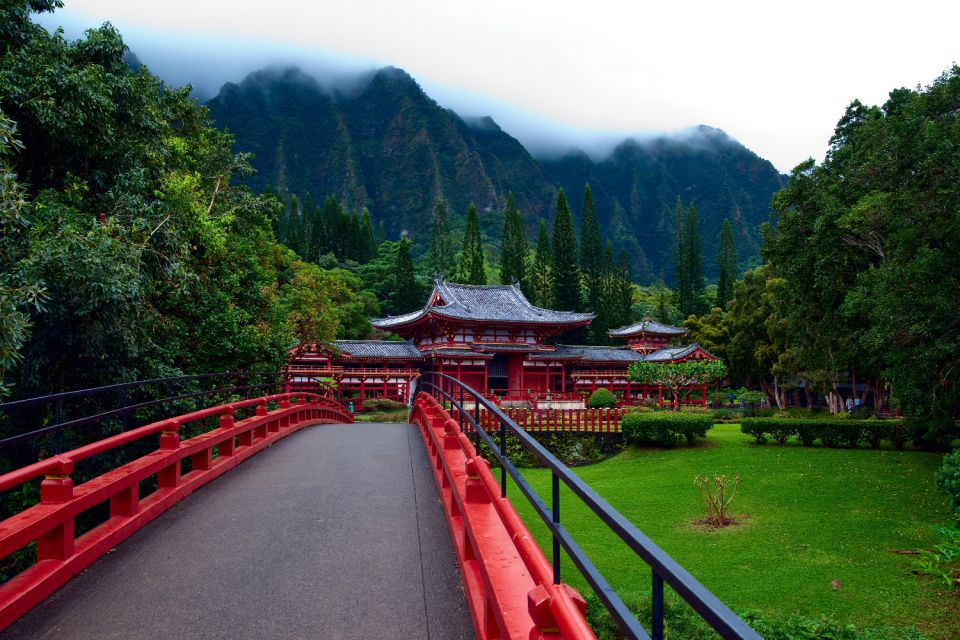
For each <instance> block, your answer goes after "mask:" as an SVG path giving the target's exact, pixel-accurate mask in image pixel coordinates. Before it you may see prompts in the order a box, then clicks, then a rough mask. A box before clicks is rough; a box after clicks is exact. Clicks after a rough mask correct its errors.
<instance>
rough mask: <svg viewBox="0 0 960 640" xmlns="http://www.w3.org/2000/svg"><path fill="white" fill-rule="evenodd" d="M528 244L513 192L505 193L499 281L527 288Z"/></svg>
mask: <svg viewBox="0 0 960 640" xmlns="http://www.w3.org/2000/svg"><path fill="white" fill-rule="evenodd" d="M529 253H530V245H529V243H528V242H527V236H526V234H525V233H524V232H523V220H522V219H521V218H520V210H519V209H518V208H517V203H516V202H515V201H514V199H513V193H512V192H511V193H508V194H507V210H506V213H505V214H504V219H503V243H502V245H501V249H500V282H501V283H502V284H512V283H513V282H514V281H516V282H519V283H520V284H521V286H522V287H523V288H524V290H527V289H528V287H529V285H528V283H527V280H528V277H527V254H529Z"/></svg>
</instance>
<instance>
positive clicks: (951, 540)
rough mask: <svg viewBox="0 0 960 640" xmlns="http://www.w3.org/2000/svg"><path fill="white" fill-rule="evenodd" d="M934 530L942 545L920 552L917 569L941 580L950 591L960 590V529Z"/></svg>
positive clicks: (938, 528)
mask: <svg viewBox="0 0 960 640" xmlns="http://www.w3.org/2000/svg"><path fill="white" fill-rule="evenodd" d="M954 499H955V498H954ZM933 530H934V531H935V532H936V533H937V535H938V537H939V538H940V544H937V545H934V547H933V550H922V551H921V552H920V558H919V559H918V560H917V563H916V566H917V569H918V570H919V571H920V572H921V573H924V574H926V575H928V576H932V577H934V578H937V579H939V580H940V581H941V582H942V583H943V584H944V586H946V587H947V588H948V589H952V590H954V591H957V590H960V529H957V528H955V527H941V526H937V527H933Z"/></svg>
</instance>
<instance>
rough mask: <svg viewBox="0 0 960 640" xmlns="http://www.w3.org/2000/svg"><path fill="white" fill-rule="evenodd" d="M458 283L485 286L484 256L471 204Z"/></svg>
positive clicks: (478, 224)
mask: <svg viewBox="0 0 960 640" xmlns="http://www.w3.org/2000/svg"><path fill="white" fill-rule="evenodd" d="M462 247H463V249H462V250H461V254H460V265H459V272H458V281H459V282H462V283H464V284H487V268H486V256H485V254H484V252H483V242H482V241H481V239H480V221H479V218H477V208H476V207H475V206H474V205H473V204H472V203H471V204H470V210H469V211H468V212H467V229H466V231H465V232H464V234H463V244H462Z"/></svg>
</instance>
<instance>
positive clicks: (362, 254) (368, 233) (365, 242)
mask: <svg viewBox="0 0 960 640" xmlns="http://www.w3.org/2000/svg"><path fill="white" fill-rule="evenodd" d="M376 252H377V245H376V238H374V235H373V218H372V217H371V216H370V210H369V209H367V208H366V207H364V208H363V213H362V214H361V215H360V239H359V251H358V252H357V262H359V263H360V264H366V263H367V262H370V260H371V259H373V256H374V255H375V254H376Z"/></svg>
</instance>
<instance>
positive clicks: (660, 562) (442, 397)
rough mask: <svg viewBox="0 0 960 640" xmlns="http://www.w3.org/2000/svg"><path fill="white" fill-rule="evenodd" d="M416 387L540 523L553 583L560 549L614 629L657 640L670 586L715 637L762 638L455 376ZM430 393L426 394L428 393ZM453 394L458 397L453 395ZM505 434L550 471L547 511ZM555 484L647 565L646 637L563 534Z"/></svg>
mask: <svg viewBox="0 0 960 640" xmlns="http://www.w3.org/2000/svg"><path fill="white" fill-rule="evenodd" d="M420 387H421V389H423V390H429V391H427V392H428V393H430V394H431V395H433V397H434V398H436V399H437V400H438V401H440V402H441V403H442V402H449V403H450V406H451V407H454V408H456V409H457V410H458V412H459V416H460V426H461V429H462V428H463V426H464V422H465V421H467V422H469V423H470V425H471V426H472V427H473V430H474V435H475V437H476V438H477V441H478V443H479V442H480V441H482V442H484V443H485V444H486V445H487V447H488V448H489V449H490V451H491V453H492V454H493V456H494V457H495V458H496V459H497V462H498V463H499V464H500V492H501V496H503V497H506V495H507V476H508V475H509V476H510V477H511V478H513V481H514V483H515V484H516V486H517V488H518V489H520V492H521V493H522V494H523V496H524V497H525V498H526V499H527V500H528V501H529V502H530V504H531V505H532V506H533V508H534V510H535V511H536V512H537V514H538V515H539V516H540V518H541V519H542V520H543V521H544V523H545V524H546V526H547V528H548V529H549V530H550V533H551V536H552V542H553V545H552V547H553V548H552V564H553V581H554V584H559V583H560V547H561V546H562V547H563V548H564V549H565V550H566V552H567V555H568V556H569V557H570V559H571V560H572V561H573V564H574V565H575V566H576V567H577V569H578V570H579V571H580V573H581V575H583V577H584V578H585V579H586V581H587V582H588V583H589V584H590V586H591V587H592V588H593V590H594V593H596V595H597V597H598V598H599V599H600V600H601V602H603V604H604V606H605V607H606V608H607V611H609V612H610V615H611V616H612V617H613V618H614V620H616V621H617V624H618V625H619V626H620V629H621V630H622V631H623V632H624V633H625V634H627V636H628V637H630V638H639V639H643V640H649V639H650V638H651V637H652V638H653V640H662V639H663V616H664V608H663V585H664V582H666V583H667V584H668V585H670V587H671V588H672V589H673V590H674V591H675V592H676V593H677V594H678V595H679V596H680V597H681V598H682V599H683V600H684V601H685V602H686V603H687V604H688V605H690V607H691V608H692V609H693V610H694V611H695V612H696V613H697V615H699V616H700V617H701V618H703V620H704V621H706V622H707V623H708V624H709V625H710V626H711V627H713V629H714V630H716V631H717V633H719V634H720V636H721V637H723V638H727V639H733V638H736V639H741V640H762V638H761V636H760V635H759V634H758V633H757V632H756V631H754V630H753V629H751V628H750V626H749V625H747V623H745V622H744V621H743V620H741V619H740V617H739V616H737V614H735V613H734V612H733V611H731V610H730V608H729V607H727V605H725V604H723V603H722V602H721V601H720V600H719V599H718V598H717V597H716V596H715V595H713V594H712V593H711V592H710V591H708V590H707V588H706V587H704V586H703V585H702V584H700V582H699V581H698V580H697V579H696V578H694V577H693V576H692V575H690V573H689V572H688V571H687V570H686V569H684V568H683V567H681V566H680V565H679V564H678V563H677V562H676V561H675V560H674V559H673V558H671V557H670V556H669V555H667V553H666V552H665V551H663V550H662V549H661V548H660V547H658V546H657V545H656V544H655V543H654V542H653V541H652V540H650V538H648V537H647V536H646V535H644V534H643V533H642V532H641V531H640V530H639V529H638V528H637V527H636V526H635V525H634V524H633V523H632V522H630V521H629V520H627V519H626V518H625V517H624V516H623V515H622V514H621V513H620V512H618V511H617V510H616V509H614V508H613V507H612V506H610V504H609V503H608V502H607V501H606V500H604V499H603V498H601V497H600V495H599V494H597V492H596V491H594V490H593V489H591V488H590V486H589V485H587V484H586V483H585V482H584V481H583V480H581V479H580V478H579V477H578V476H577V475H576V474H575V473H573V471H571V470H570V468H569V467H567V466H566V465H565V464H563V463H562V462H560V460H559V459H557V457H556V456H554V455H553V454H552V453H550V452H549V451H548V450H547V449H546V448H545V447H544V446H543V445H542V444H540V443H539V442H537V440H535V439H534V438H533V437H532V436H531V435H530V434H529V433H527V432H526V431H525V430H524V429H522V428H521V427H520V426H519V425H517V424H516V423H515V422H514V421H513V420H511V419H510V418H509V417H508V416H507V415H506V414H505V413H503V411H501V410H500V408H499V407H497V406H496V405H494V404H493V403H491V402H490V401H488V400H487V399H486V398H484V397H483V396H482V395H481V394H479V393H478V392H477V391H475V390H474V389H472V388H471V387H469V386H468V385H466V384H464V383H462V382H460V381H459V380H457V379H456V378H453V377H451V376H448V375H446V374H441V373H427V374H424V375H423V376H422V377H421V379H420ZM431 391H432V392H431ZM458 393H459V399H458V398H457V395H458ZM465 400H470V401H472V404H473V405H474V407H473V408H474V410H475V412H476V417H474V416H473V415H471V413H470V411H469V410H468V409H467V408H466V405H465V404H464V402H465ZM481 407H483V408H484V409H486V410H487V411H489V412H490V413H491V414H492V415H493V416H494V417H495V419H496V420H497V423H498V424H499V431H500V442H499V444H497V443H495V442H494V439H493V437H492V436H491V435H490V434H489V433H487V431H486V430H484V429H483V427H482V426H480V420H479V417H480V408H481ZM507 431H510V432H511V433H513V435H514V436H516V437H517V438H518V439H519V441H520V442H521V443H522V444H523V445H524V446H525V447H526V448H527V449H528V450H530V451H531V452H532V453H533V454H534V455H535V456H536V457H537V459H538V460H539V461H540V462H541V463H542V464H543V465H544V466H545V467H547V468H548V469H550V472H551V494H552V495H551V506H550V507H549V508H548V507H547V505H546V503H545V502H544V501H543V499H542V498H540V496H539V495H538V494H537V493H536V492H535V491H534V490H533V488H532V487H531V486H530V484H529V483H528V482H527V481H526V479H525V478H524V477H523V476H522V475H521V474H520V472H519V471H518V470H517V468H516V467H515V466H514V464H513V463H512V462H511V461H510V459H509V458H508V456H507V453H506V441H507ZM560 481H563V483H564V484H565V485H566V486H567V487H568V488H569V489H570V490H571V491H572V492H573V493H574V494H575V495H576V496H577V497H578V498H580V500H581V501H582V502H583V503H584V504H586V505H587V506H588V507H589V508H590V510H591V511H593V513H594V514H595V515H596V516H597V517H599V518H600V520H601V521H602V522H603V523H604V524H606V525H607V526H608V527H609V528H610V530H611V531H613V532H614V533H616V534H617V536H618V537H619V538H620V539H621V540H622V541H623V542H624V543H626V545H627V546H628V547H629V548H630V549H632V550H633V551H634V553H636V554H637V555H638V556H640V558H641V559H642V560H643V561H644V562H645V563H646V564H647V565H649V566H650V568H651V570H652V573H653V578H652V595H651V600H652V603H651V604H652V607H651V609H652V629H651V631H652V633H651V634H648V633H647V632H646V630H645V629H644V628H643V626H642V625H641V624H640V623H639V622H638V621H637V619H636V617H635V616H634V615H633V613H632V612H631V611H630V609H629V607H627V605H626V604H624V602H623V600H622V599H621V598H620V596H619V595H618V594H617V593H616V591H614V590H613V587H611V586H610V584H609V583H608V582H607V580H606V578H604V577H603V575H602V574H601V573H600V571H599V570H598V569H597V568H596V566H595V565H594V564H593V562H592V561H591V560H590V559H589V558H588V557H587V555H586V553H584V551H583V549H581V548H580V546H579V545H578V544H577V542H576V541H575V540H574V538H573V536H572V535H571V534H570V532H569V531H567V529H566V528H565V527H564V526H563V525H562V524H561V523H560Z"/></svg>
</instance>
